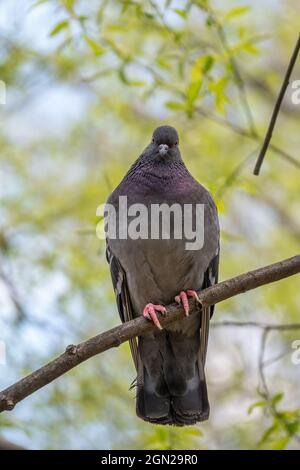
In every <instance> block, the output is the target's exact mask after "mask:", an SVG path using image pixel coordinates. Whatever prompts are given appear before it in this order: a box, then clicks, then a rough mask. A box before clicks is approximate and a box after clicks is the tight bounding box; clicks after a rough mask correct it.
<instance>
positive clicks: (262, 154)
mask: <svg viewBox="0 0 300 470" xmlns="http://www.w3.org/2000/svg"><path fill="white" fill-rule="evenodd" d="M299 50H300V34H299V36H298V40H297V43H296V46H295V49H294V52H293V54H292V56H291V59H290V62H289V65H288V68H287V71H286V74H285V77H284V80H283V83H282V86H281V89H280V92H279V95H278V98H277V101H276V103H275V107H274V110H273V113H272V117H271V120H270V124H269V127H268V130H267V133H266V136H265V139H264V143H263V146H262V149H261V151H260V154H259V156H258V159H257V162H256V165H255V168H254V171H253V174H254V175H259V172H260V168H261V166H262V163H263V161H264V158H265V154H266V151H267V150H268V147H269V143H270V140H271V138H272V134H273V130H274V127H275V124H276V120H277V116H278V113H279V110H280V106H281V103H282V100H283V98H284V95H285V92H286V89H287V87H288V85H289V83H290V77H291V74H292V71H293V68H294V65H295V63H296V60H297V57H298V54H299Z"/></svg>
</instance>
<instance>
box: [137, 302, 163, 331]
mask: <svg viewBox="0 0 300 470" xmlns="http://www.w3.org/2000/svg"><path fill="white" fill-rule="evenodd" d="M155 310H157V311H158V312H160V313H166V311H167V309H166V307H164V306H163V305H155V304H147V305H146V307H145V308H144V311H143V317H145V318H147V320H151V321H153V323H154V325H156V326H157V328H159V329H160V330H162V329H163V328H162V326H161V324H160V323H159V319H158V318H157V315H156V312H155Z"/></svg>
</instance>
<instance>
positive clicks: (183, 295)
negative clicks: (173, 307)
mask: <svg viewBox="0 0 300 470" xmlns="http://www.w3.org/2000/svg"><path fill="white" fill-rule="evenodd" d="M188 297H193V298H194V299H195V300H196V301H197V302H199V303H201V302H200V299H199V297H198V294H197V292H196V291H195V290H187V291H183V290H182V291H181V292H180V293H179V294H178V295H176V297H175V301H176V302H177V303H178V304H182V306H183V309H184V313H185V314H186V316H187V317H188V316H189V314H190V306H189V299H188Z"/></svg>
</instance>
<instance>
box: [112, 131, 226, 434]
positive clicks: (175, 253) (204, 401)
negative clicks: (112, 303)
mask: <svg viewBox="0 0 300 470" xmlns="http://www.w3.org/2000/svg"><path fill="white" fill-rule="evenodd" d="M204 169H205V168H203V170H204ZM125 199H126V203H127V206H126V207H127V208H132V209H131V212H130V211H129V210H128V209H127V213H126V210H125V209H124V207H121V202H120V201H124V200H125ZM174 204H175V205H176V208H178V207H179V208H180V210H182V214H185V216H186V220H187V219H188V216H187V215H188V214H191V213H192V223H195V218H196V215H195V214H196V212H195V210H196V208H197V207H202V208H203V214H204V216H203V218H202V225H201V227H200V229H201V230H199V227H198V232H199V233H200V231H202V232H203V241H202V243H200V244H198V245H199V246H195V247H194V246H193V249H187V242H188V241H190V239H189V238H188V237H187V236H186V234H185V232H184V231H183V230H182V231H181V232H182V236H181V237H180V236H175V232H176V229H178V228H179V229H180V228H182V225H184V223H185V222H186V220H185V219H184V216H183V217H182V219H183V220H181V225H180V224H179V225H180V227H176V226H175V225H176V224H175V216H174V217H173V218H172V216H170V224H169V227H170V230H169V235H170V236H169V237H167V236H165V235H166V233H164V231H163V229H161V228H159V230H158V229H157V223H158V221H157V218H156V219H155V218H154V217H152V216H150V215H152V213H151V210H152V209H153V208H156V210H157V207H159V208H161V207H162V205H164V207H166V205H167V207H169V208H172V207H173V206H174ZM107 207H108V209H107V213H110V216H109V217H108V218H107V221H108V222H107V226H106V229H107V233H106V247H107V248H106V257H107V261H108V263H109V266H110V271H111V278H112V283H113V287H114V291H115V295H116V302H117V307H118V311H119V315H120V318H121V321H122V322H126V321H129V320H131V319H133V318H136V317H138V316H140V315H143V316H144V317H145V318H146V319H147V320H149V321H152V322H153V323H154V324H155V325H156V328H155V329H154V330H153V331H151V332H150V333H147V334H143V335H141V336H140V337H139V338H138V339H136V338H134V339H132V340H130V350H131V355H132V358H133V362H134V365H135V368H136V372H137V377H136V380H135V383H134V386H136V389H137V393H136V413H137V416H138V417H140V418H142V419H143V420H145V421H148V422H151V423H156V424H166V425H175V426H185V425H193V424H195V423H196V422H199V421H204V420H206V419H208V417H209V411H210V406H209V401H208V394H207V386H206V379H205V372H204V365H205V358H206V350H207V341H208V331H209V321H210V318H211V316H212V314H213V310H214V306H209V307H207V306H206V307H204V306H203V307H202V305H201V302H200V300H199V297H198V293H197V292H199V291H201V290H203V289H205V288H207V287H209V286H211V285H213V284H215V283H217V282H218V270H219V251H220V248H219V221H218V214H217V209H216V205H215V203H214V200H213V198H212V196H211V194H210V193H209V191H208V190H207V189H206V188H205V187H204V186H202V185H201V184H200V183H198V182H197V181H196V180H195V179H194V178H193V176H192V175H191V173H190V172H189V170H188V169H187V167H186V166H185V164H184V162H183V160H182V158H181V154H180V150H179V138H178V133H177V131H176V130H175V129H174V128H173V127H171V126H167V125H164V126H160V127H158V128H157V129H156V130H155V131H154V133H153V137H152V140H151V142H150V144H149V145H148V146H147V147H146V148H145V150H144V151H143V153H142V154H141V155H140V157H139V158H138V159H137V160H136V161H135V163H134V164H133V165H132V166H131V168H130V169H129V171H128V172H127V174H126V176H125V177H124V179H123V180H122V181H121V183H120V184H119V185H118V186H117V188H116V189H115V190H114V191H113V192H112V194H111V195H110V196H109V198H108V200H107ZM174 207H175V206H174ZM186 207H191V208H192V209H191V211H192V212H188V211H187V212H184V209H185V208H186ZM111 208H112V209H113V210H112V209H111ZM137 208H138V209H139V211H137V213H139V212H141V211H142V209H144V210H145V211H146V216H144V217H143V218H141V217H140V219H139V224H138V223H137V221H135V227H136V228H139V229H141V225H142V222H144V225H145V227H144V228H148V231H146V230H144V233H142V230H140V232H139V231H138V230H137V233H135V234H134V236H130V233H129V232H130V231H129V226H130V223H131V222H132V221H134V216H133V214H134V212H135V210H136V209H137ZM194 209H195V210H194ZM125 213H126V214H125ZM186 214H187V215H186ZM112 215H114V216H115V219H114V220H115V221H114V223H112V220H113V216H112ZM126 218H127V221H126ZM121 219H122V222H121ZM176 220H177V219H176ZM200 220H201V218H200ZM125 222H126V224H127V225H126V227H127V229H128V232H127V233H125V235H124V230H123V229H124V223H125ZM109 223H111V226H114V230H109V228H110V227H108V225H109ZM166 225H168V224H166ZM177 225H178V223H177ZM122 230H123V232H122ZM121 232H122V233H121ZM146 232H147V234H148V236H145V233H146ZM152 232H154V235H155V236H151V235H152ZM179 232H180V230H179ZM198 232H197V233H198ZM142 235H143V236H142ZM177 235H178V234H177ZM189 298H195V299H196V300H197V301H198V303H197V305H198V306H199V309H198V310H199V313H195V314H193V315H189ZM174 300H175V301H176V302H178V303H179V304H181V305H182V306H183V309H184V312H185V318H184V319H183V320H178V321H176V322H173V323H172V324H170V325H168V326H167V327H165V328H162V327H161V324H160V322H159V315H158V313H160V314H161V315H164V313H165V312H166V307H167V306H168V305H169V304H171V303H172V302H174Z"/></svg>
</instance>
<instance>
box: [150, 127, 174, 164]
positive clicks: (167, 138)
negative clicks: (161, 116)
mask: <svg viewBox="0 0 300 470" xmlns="http://www.w3.org/2000/svg"><path fill="white" fill-rule="evenodd" d="M178 142H179V137H178V133H177V131H176V129H174V127H171V126H160V127H158V128H157V129H155V131H154V132H153V136H152V150H153V151H154V153H155V155H156V156H157V157H158V158H159V159H163V160H169V159H170V160H173V159H175V160H178V159H180V152H179V148H178Z"/></svg>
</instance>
